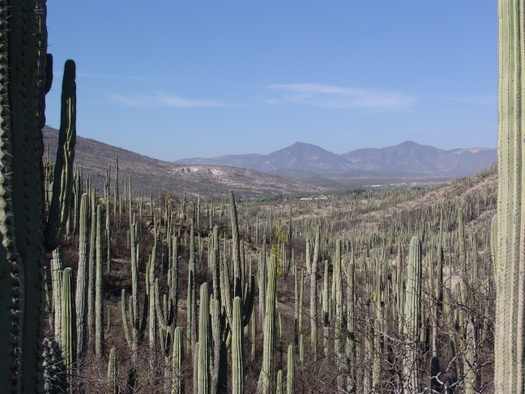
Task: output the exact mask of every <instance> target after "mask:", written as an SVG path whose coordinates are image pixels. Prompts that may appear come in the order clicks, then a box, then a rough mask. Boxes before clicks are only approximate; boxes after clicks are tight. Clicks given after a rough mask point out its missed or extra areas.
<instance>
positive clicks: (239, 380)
mask: <svg viewBox="0 0 525 394" xmlns="http://www.w3.org/2000/svg"><path fill="white" fill-rule="evenodd" d="M241 318H242V316H241V298H240V297H235V298H234V300H233V324H232V329H231V333H232V350H231V354H232V394H243V393H244V371H243V369H244V366H243V358H242V356H243V352H242V320H241Z"/></svg>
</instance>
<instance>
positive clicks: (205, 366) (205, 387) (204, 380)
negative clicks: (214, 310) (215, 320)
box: [197, 282, 210, 394]
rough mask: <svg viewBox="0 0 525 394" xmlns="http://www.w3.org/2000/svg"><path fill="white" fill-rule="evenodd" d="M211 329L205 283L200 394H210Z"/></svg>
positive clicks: (202, 313) (200, 312)
mask: <svg viewBox="0 0 525 394" xmlns="http://www.w3.org/2000/svg"><path fill="white" fill-rule="evenodd" d="M209 329H210V297H209V295H208V283H206V282H205V283H203V284H202V285H201V288H200V307H199V343H200V344H201V345H200V346H199V355H198V358H199V359H198V371H197V374H198V376H197V382H198V389H197V393H198V394H208V393H209V390H210V379H209V354H208V342H209Z"/></svg>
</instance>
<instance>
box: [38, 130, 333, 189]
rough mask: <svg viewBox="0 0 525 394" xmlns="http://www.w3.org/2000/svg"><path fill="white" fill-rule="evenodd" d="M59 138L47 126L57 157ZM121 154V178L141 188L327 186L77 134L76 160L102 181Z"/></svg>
mask: <svg viewBox="0 0 525 394" xmlns="http://www.w3.org/2000/svg"><path fill="white" fill-rule="evenodd" d="M57 142H58V133H57V130H55V129H52V128H49V127H46V128H45V129H44V144H45V147H46V148H45V149H46V151H49V157H50V158H51V159H52V158H54V154H55V152H56V146H57ZM116 157H118V163H119V171H120V172H119V175H120V176H121V179H127V178H128V177H129V176H131V177H132V179H133V188H134V189H135V190H136V191H138V192H143V193H147V194H149V193H154V194H158V193H159V192H172V193H178V194H183V193H189V194H197V193H199V194H203V195H207V196H222V195H224V193H225V192H227V191H228V190H234V191H236V192H238V193H240V194H242V195H246V196H258V195H279V194H289V193H310V192H319V191H322V190H323V188H321V187H317V186H311V185H308V184H306V183H303V182H299V181H295V180H290V179H286V178H283V177H279V176H275V175H271V174H265V173H260V172H257V171H255V170H250V169H245V168H235V167H227V166H220V165H181V164H174V163H170V162H166V161H162V160H157V159H153V158H150V157H147V156H143V155H140V154H138V153H135V152H131V151H129V150H126V149H122V148H117V147H115V146H111V145H108V144H104V143H102V142H99V141H96V140H92V139H89V138H82V137H77V145H76V156H75V162H76V165H77V166H78V168H80V169H82V171H83V172H84V173H86V174H89V175H92V176H93V177H94V179H95V182H96V183H98V184H99V185H101V184H102V182H103V179H104V177H105V176H106V171H107V169H108V168H109V167H111V171H115V158H116Z"/></svg>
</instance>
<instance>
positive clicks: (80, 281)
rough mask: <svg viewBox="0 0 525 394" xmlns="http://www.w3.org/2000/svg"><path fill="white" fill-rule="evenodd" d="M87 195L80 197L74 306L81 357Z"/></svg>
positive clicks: (85, 269)
mask: <svg viewBox="0 0 525 394" xmlns="http://www.w3.org/2000/svg"><path fill="white" fill-rule="evenodd" d="M87 204H88V196H87V194H85V193H84V194H83V195H82V197H81V199H80V214H79V236H78V266H77V286H76V295H75V308H76V316H77V358H80V357H82V355H83V353H84V350H85V345H86V342H85V340H86V317H87V315H86V306H87V300H86V296H87V246H88V237H87V229H88V228H87V224H88V210H87Z"/></svg>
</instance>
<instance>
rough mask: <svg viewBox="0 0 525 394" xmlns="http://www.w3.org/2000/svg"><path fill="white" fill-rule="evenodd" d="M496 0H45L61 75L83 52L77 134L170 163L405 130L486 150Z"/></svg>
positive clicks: (340, 147)
mask: <svg viewBox="0 0 525 394" xmlns="http://www.w3.org/2000/svg"><path fill="white" fill-rule="evenodd" d="M496 7H497V4H496V1H494V0H439V1H422V0H376V1H368V0H341V1H339V0H325V1H309V0H301V1H295V0H294V1H292V0H285V1H283V0H281V1H274V0H266V1H246V0H244V1H228V0H224V1H185V2H183V1H173V0H169V1H168V0H155V1H143V0H127V1H124V0H90V1H66V0H53V1H49V2H48V12H49V15H48V30H49V51H50V52H52V53H53V54H54V56H55V82H54V87H53V90H52V92H51V93H50V94H49V95H48V103H47V114H48V123H49V124H50V125H52V126H58V119H59V117H58V114H59V94H60V81H61V78H62V68H63V63H64V61H65V60H66V59H67V58H73V59H75V60H76V62H77V72H78V79H77V89H78V132H79V134H80V135H81V136H85V137H89V138H95V139H97V140H100V141H103V142H107V143H110V144H114V145H117V146H121V147H124V148H127V149H131V150H134V151H137V152H140V153H143V154H147V155H150V156H153V157H157V158H161V159H166V160H175V159H179V158H183V157H192V156H213V155H218V154H226V153H252V152H258V153H268V152H270V151H272V150H275V149H279V148H281V147H284V146H285V145H288V144H290V143H293V142H295V141H303V142H309V143H314V144H318V145H320V146H322V147H324V148H326V149H329V150H332V151H334V152H337V153H343V152H346V151H348V150H351V149H355V148H361V147H370V146H377V147H379V146H386V145H391V144H396V143H399V142H402V141H404V140H414V141H417V142H420V143H426V144H433V145H436V146H439V147H444V148H452V147H467V146H495V145H496V134H497V129H496V126H497V107H496V105H497V15H496V13H497V8H496Z"/></svg>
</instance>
